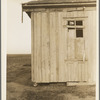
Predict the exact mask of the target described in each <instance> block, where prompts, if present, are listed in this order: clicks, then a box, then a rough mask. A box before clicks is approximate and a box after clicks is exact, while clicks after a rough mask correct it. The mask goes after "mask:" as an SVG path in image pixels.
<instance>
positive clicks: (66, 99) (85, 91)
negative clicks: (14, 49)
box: [7, 55, 95, 100]
mask: <svg viewBox="0 0 100 100" xmlns="http://www.w3.org/2000/svg"><path fill="white" fill-rule="evenodd" d="M7 100H95V86H94V85H92V86H70V87H68V86H65V85H64V84H39V85H38V86H37V87H33V83H32V81H31V55H7Z"/></svg>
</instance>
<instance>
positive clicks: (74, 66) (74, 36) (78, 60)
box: [66, 28, 87, 81]
mask: <svg viewBox="0 0 100 100" xmlns="http://www.w3.org/2000/svg"><path fill="white" fill-rule="evenodd" d="M78 30H79V31H77V29H75V28H69V29H68V38H67V43H68V45H67V48H68V52H67V55H68V57H67V58H68V59H67V66H66V70H67V81H87V61H86V59H85V38H84V36H83V32H81V31H80V30H82V29H78ZM82 31H83V30H82ZM81 33H82V34H81Z"/></svg>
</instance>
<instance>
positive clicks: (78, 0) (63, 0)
mask: <svg viewBox="0 0 100 100" xmlns="http://www.w3.org/2000/svg"><path fill="white" fill-rule="evenodd" d="M95 6H96V0H37V1H36V0H35V1H30V2H26V3H23V4H22V11H25V12H26V13H27V14H28V15H29V16H30V12H32V11H33V9H34V8H55V7H56V8H66V7H95Z"/></svg>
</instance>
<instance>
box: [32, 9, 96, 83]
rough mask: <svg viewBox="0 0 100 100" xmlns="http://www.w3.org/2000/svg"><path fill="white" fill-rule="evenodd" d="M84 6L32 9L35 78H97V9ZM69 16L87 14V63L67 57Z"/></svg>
mask: <svg viewBox="0 0 100 100" xmlns="http://www.w3.org/2000/svg"><path fill="white" fill-rule="evenodd" d="M82 9H83V8H77V10H79V11H77V10H76V8H68V9H67V8H64V9H62V8H61V9H46V10H44V9H43V10H42V9H40V10H37V11H36V12H32V13H31V23H32V81H33V82H40V83H41V82H66V81H92V82H93V81H95V69H96V66H95V65H96V63H95V59H96V23H95V22H96V21H95V19H96V11H95V9H94V8H88V9H87V8H85V10H84V11H81V10H82ZM66 17H87V18H86V19H85V28H84V32H85V40H86V42H85V44H86V45H87V46H86V57H87V58H86V59H87V61H85V63H82V62H80V61H79V62H76V61H73V62H71V61H68V59H67V55H68V51H67V34H68V33H67V28H66V27H65V25H66V23H67V22H66Z"/></svg>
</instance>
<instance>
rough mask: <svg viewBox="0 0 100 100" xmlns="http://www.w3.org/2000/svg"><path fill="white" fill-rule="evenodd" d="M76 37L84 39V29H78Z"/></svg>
mask: <svg viewBox="0 0 100 100" xmlns="http://www.w3.org/2000/svg"><path fill="white" fill-rule="evenodd" d="M76 37H83V29H76Z"/></svg>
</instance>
